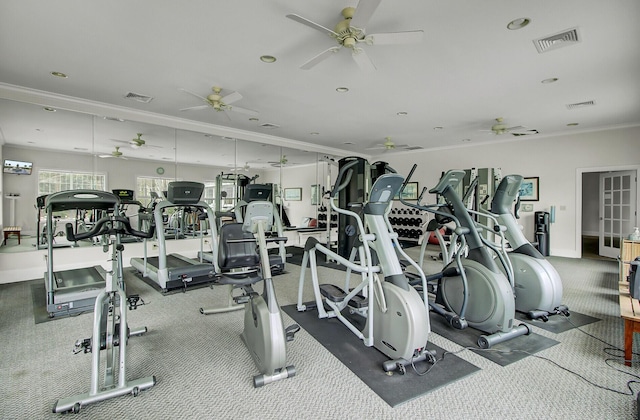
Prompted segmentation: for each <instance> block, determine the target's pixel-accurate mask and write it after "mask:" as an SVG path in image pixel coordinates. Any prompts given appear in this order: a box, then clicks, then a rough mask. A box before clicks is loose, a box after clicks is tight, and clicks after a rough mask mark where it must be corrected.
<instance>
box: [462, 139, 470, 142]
mask: <svg viewBox="0 0 640 420" xmlns="http://www.w3.org/2000/svg"><path fill="white" fill-rule="evenodd" d="M462 141H463V142H468V141H471V139H462Z"/></svg>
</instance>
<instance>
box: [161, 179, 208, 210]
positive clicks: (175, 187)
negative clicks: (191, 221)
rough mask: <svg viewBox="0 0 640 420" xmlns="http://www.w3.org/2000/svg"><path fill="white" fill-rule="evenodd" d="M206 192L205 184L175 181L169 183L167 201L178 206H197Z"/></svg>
mask: <svg viewBox="0 0 640 420" xmlns="http://www.w3.org/2000/svg"><path fill="white" fill-rule="evenodd" d="M203 192H204V184H203V183H201V182H191V181H174V182H170V183H169V187H168V189H167V200H168V201H169V202H170V203H172V204H177V205H193V204H197V203H198V202H199V201H200V197H202V193H203Z"/></svg>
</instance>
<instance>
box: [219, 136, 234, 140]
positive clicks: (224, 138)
mask: <svg viewBox="0 0 640 420" xmlns="http://www.w3.org/2000/svg"><path fill="white" fill-rule="evenodd" d="M222 140H235V139H234V138H233V137H227V136H224V137H223V138H222Z"/></svg>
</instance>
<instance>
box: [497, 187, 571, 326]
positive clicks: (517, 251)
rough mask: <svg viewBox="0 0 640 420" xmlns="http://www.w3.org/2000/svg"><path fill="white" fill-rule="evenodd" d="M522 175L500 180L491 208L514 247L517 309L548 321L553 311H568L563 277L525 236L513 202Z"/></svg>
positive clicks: (516, 197)
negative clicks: (515, 214)
mask: <svg viewBox="0 0 640 420" xmlns="http://www.w3.org/2000/svg"><path fill="white" fill-rule="evenodd" d="M521 184H522V176H520V175H507V176H505V177H504V178H502V180H501V181H500V184H499V185H498V188H497V189H496V191H495V195H494V197H493V200H492V201H491V207H490V212H491V214H493V215H494V216H495V217H496V220H497V222H498V223H499V224H500V225H501V226H503V227H505V228H506V230H504V236H505V238H506V239H507V241H508V242H509V245H510V246H511V248H512V249H513V251H511V252H509V253H508V258H509V260H510V262H511V266H512V272H513V277H514V279H513V280H514V288H515V289H514V291H515V295H516V311H519V312H523V313H526V314H527V316H528V317H529V318H530V319H541V320H543V321H545V322H546V321H547V320H548V319H549V316H550V315H554V314H563V315H565V316H567V315H569V308H567V306H565V305H563V304H562V280H561V279H560V275H559V274H558V272H557V271H556V269H555V268H554V267H553V266H552V265H551V263H549V261H547V260H546V259H545V258H544V256H543V255H542V254H541V253H540V252H539V251H538V250H537V249H536V248H534V246H533V245H531V243H530V242H529V241H528V240H527V239H526V238H525V236H524V234H523V233H522V230H521V229H520V226H518V223H517V221H516V217H515V216H514V214H512V213H511V210H510V206H511V205H512V204H513V203H514V202H515V201H516V200H517V199H518V194H519V191H520V185H521Z"/></svg>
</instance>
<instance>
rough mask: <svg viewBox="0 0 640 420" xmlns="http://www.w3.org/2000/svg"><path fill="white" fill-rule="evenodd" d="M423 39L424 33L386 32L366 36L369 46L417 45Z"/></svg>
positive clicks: (365, 40)
mask: <svg viewBox="0 0 640 420" xmlns="http://www.w3.org/2000/svg"><path fill="white" fill-rule="evenodd" d="M423 39H424V31H406V32H387V33H381V34H371V35H367V36H366V37H365V39H364V42H366V43H367V44H369V45H395V44H419V43H421V42H422V40H423Z"/></svg>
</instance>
